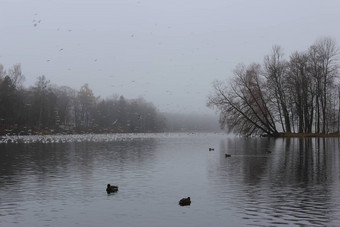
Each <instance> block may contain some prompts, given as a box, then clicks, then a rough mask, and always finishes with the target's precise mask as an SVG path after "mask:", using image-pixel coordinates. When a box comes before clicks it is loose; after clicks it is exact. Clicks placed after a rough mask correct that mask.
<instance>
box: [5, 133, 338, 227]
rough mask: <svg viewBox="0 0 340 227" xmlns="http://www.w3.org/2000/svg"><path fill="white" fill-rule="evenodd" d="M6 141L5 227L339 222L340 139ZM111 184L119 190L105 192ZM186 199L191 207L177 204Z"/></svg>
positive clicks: (135, 137)
mask: <svg viewBox="0 0 340 227" xmlns="http://www.w3.org/2000/svg"><path fill="white" fill-rule="evenodd" d="M7 139H8V138H6V140H2V143H0V226H107V225H110V226H247V225H251V226H269V225H270V226H279V225H284V226H286V225H290V226H294V225H308V226H311V225H315V226H319V225H327V226H332V225H333V226H339V225H340V156H339V144H340V139H334V138H328V139H290V140H289V139H276V140H274V139H264V138H256V139H253V138H252V139H244V138H233V137H228V136H226V135H220V134H143V135H129V134H127V135H87V136H68V137H63V136H55V137H20V138H17V137H13V138H10V139H11V140H13V141H15V142H18V143H9V141H7ZM5 142H7V143H5ZM209 147H214V148H215V150H214V151H209ZM268 150H269V151H271V153H268V152H267V151H268ZM226 153H228V154H231V155H232V156H231V157H229V158H225V154H226ZM108 183H111V184H113V185H115V184H117V185H119V191H118V192H117V193H114V194H110V195H107V194H106V191H105V188H106V184H108ZM187 196H190V197H191V200H192V203H191V206H189V207H180V206H179V205H178V201H179V199H181V198H183V197H187Z"/></svg>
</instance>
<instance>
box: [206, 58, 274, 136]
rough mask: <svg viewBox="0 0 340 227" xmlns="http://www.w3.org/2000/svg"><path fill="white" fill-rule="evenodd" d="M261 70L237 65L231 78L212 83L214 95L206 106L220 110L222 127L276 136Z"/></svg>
mask: <svg viewBox="0 0 340 227" xmlns="http://www.w3.org/2000/svg"><path fill="white" fill-rule="evenodd" d="M260 72H261V67H260V65H258V64H252V65H250V66H248V67H247V68H246V67H245V66H242V65H240V66H239V67H237V68H236V70H235V71H234V76H235V77H234V79H233V80H232V82H231V83H230V84H229V83H228V82H222V81H215V82H214V85H213V86H214V91H215V92H214V94H212V95H211V96H209V102H208V106H210V107H215V108H217V109H218V110H219V111H220V125H221V127H222V128H224V127H225V126H227V127H228V130H230V131H234V132H236V133H241V134H244V135H252V134H268V135H275V136H276V135H278V131H277V129H276V125H275V121H274V118H273V114H272V111H271V110H270V109H269V107H268V105H267V103H268V98H269V97H268V96H267V93H266V91H265V81H264V80H263V79H264V78H263V77H262V76H261V74H260Z"/></svg>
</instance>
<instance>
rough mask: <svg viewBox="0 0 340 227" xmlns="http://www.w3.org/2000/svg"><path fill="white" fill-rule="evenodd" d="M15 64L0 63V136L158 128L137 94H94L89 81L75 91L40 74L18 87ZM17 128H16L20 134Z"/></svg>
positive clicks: (151, 109) (160, 121) (156, 117)
mask: <svg viewBox="0 0 340 227" xmlns="http://www.w3.org/2000/svg"><path fill="white" fill-rule="evenodd" d="M23 81H24V75H23V74H22V72H21V66H20V64H16V65H14V66H13V67H12V68H10V69H8V70H5V69H4V67H3V65H1V64H0V134H6V133H10V132H13V131H15V133H20V132H22V133H24V134H26V133H30V132H32V131H33V132H37V131H38V132H40V133H44V132H46V133H48V132H51V131H53V132H69V133H75V132H159V131H162V130H164V126H165V119H164V117H163V116H162V114H160V113H159V112H158V110H157V109H156V108H155V106H154V105H153V104H152V103H149V102H147V101H145V100H144V99H142V98H138V99H126V98H124V97H123V96H113V97H111V98H106V99H102V98H100V97H96V96H95V95H94V94H93V92H92V90H91V89H90V88H89V86H88V84H85V85H83V86H82V87H81V88H80V90H79V91H76V90H74V89H72V88H70V87H66V86H56V85H52V84H51V83H50V81H49V80H47V79H46V77H45V76H39V77H38V79H37V81H36V83H35V85H34V86H32V87H30V88H24V86H23ZM19 131H20V132H19Z"/></svg>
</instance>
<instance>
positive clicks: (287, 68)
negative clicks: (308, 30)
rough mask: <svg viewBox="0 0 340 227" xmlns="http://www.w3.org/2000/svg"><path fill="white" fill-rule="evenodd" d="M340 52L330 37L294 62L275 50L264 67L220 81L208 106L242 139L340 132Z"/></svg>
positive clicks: (296, 54) (249, 68) (300, 53)
mask: <svg viewBox="0 0 340 227" xmlns="http://www.w3.org/2000/svg"><path fill="white" fill-rule="evenodd" d="M338 54H339V49H338V47H337V44H336V41H335V40H334V39H332V38H329V37H326V38H321V39H318V40H317V41H315V42H314V43H313V44H312V45H311V46H310V47H309V48H308V49H307V50H305V51H295V52H294V53H292V54H291V55H290V56H289V58H288V59H285V58H284V53H283V50H282V48H281V47H280V46H273V48H272V52H271V53H270V54H268V55H266V56H265V57H264V61H263V64H258V63H253V64H250V65H244V64H239V65H238V66H237V67H236V68H235V70H234V72H233V75H232V77H231V78H230V79H229V80H226V81H214V83H213V92H212V93H211V94H210V95H209V101H208V103H207V105H208V106H209V107H211V108H214V109H216V110H217V111H218V112H219V114H220V117H219V123H220V126H221V127H222V128H226V129H227V130H228V131H230V132H234V133H237V134H241V135H246V136H252V135H263V136H279V135H282V134H289V133H300V134H303V133H314V134H331V133H333V134H338V133H339V127H340V120H339V119H340V81H339V71H338V70H339V61H338V60H339V59H338Z"/></svg>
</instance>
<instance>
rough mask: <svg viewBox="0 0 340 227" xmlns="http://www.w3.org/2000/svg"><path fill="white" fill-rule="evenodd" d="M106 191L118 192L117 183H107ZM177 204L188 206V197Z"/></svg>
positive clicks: (189, 202) (189, 201)
mask: <svg viewBox="0 0 340 227" xmlns="http://www.w3.org/2000/svg"><path fill="white" fill-rule="evenodd" d="M106 192H107V194H111V193H115V192H118V186H117V185H111V184H107V187H106ZM178 204H179V205H180V206H189V205H190V204H191V200H190V197H188V198H183V199H181V200H180V201H179V202H178Z"/></svg>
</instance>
